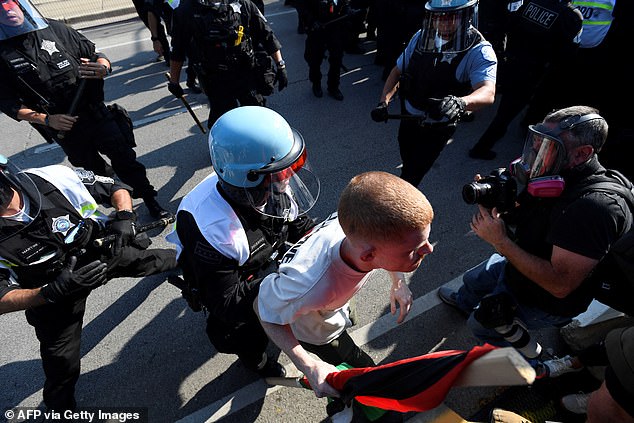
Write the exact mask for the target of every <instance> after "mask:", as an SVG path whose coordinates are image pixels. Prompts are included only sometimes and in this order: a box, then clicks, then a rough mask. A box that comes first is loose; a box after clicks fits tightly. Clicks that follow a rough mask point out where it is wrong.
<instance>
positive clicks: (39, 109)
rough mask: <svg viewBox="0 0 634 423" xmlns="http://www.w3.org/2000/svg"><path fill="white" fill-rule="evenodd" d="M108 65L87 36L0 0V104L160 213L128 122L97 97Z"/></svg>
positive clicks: (17, 1) (23, 1)
mask: <svg viewBox="0 0 634 423" xmlns="http://www.w3.org/2000/svg"><path fill="white" fill-rule="evenodd" d="M111 71H112V69H111V65H110V61H109V60H108V58H107V57H106V56H105V55H104V54H103V53H99V52H96V51H95V45H94V44H93V43H92V42H91V41H89V40H88V39H86V38H85V37H84V36H83V35H81V34H80V33H78V32H77V31H75V30H74V29H72V28H70V27H68V26H67V25H65V24H63V23H61V22H57V21H54V20H48V21H47V20H45V19H43V18H42V16H41V15H40V14H39V13H38V12H37V11H36V10H35V8H33V6H32V5H31V4H30V2H29V0H6V1H2V9H0V80H1V81H2V82H0V84H1V86H2V89H1V90H0V110H2V112H3V113H5V114H6V115H7V116H9V117H11V118H13V119H15V120H18V121H19V120H26V121H27V122H29V123H31V124H32V125H33V126H34V127H35V128H36V129H37V130H38V131H39V132H40V133H41V134H43V135H44V136H45V138H46V139H47V141H49V142H57V143H58V144H59V145H60V146H61V147H62V148H63V149H64V152H65V153H66V155H67V156H68V160H69V161H70V162H71V164H72V165H73V166H76V167H83V168H85V169H88V170H92V171H94V172H95V173H97V174H100V175H106V174H108V175H112V174H113V173H112V170H113V169H114V172H115V173H116V174H117V175H118V176H119V178H121V180H122V181H123V182H125V183H126V184H128V185H129V186H131V187H132V188H133V196H134V197H135V198H143V200H144V202H145V205H146V206H147V207H148V210H149V212H150V214H151V215H152V216H153V217H159V216H161V217H164V216H166V215H167V214H168V212H167V211H166V210H164V209H163V208H162V207H161V206H160V205H159V203H158V202H157V201H156V191H155V190H154V187H153V186H152V185H151V184H150V182H149V180H148V178H147V175H146V171H145V166H143V164H141V163H139V161H137V159H136V153H135V152H134V150H133V147H134V146H135V142H134V133H133V132H132V122H131V121H129V118H128V117H127V113H125V111H124V110H122V109H121V108H120V107H119V108H108V107H106V105H105V104H104V102H103V100H104V88H103V87H104V83H103V78H105V77H106V76H107V75H109V74H110V73H111ZM71 106H72V107H71ZM71 109H72V110H71ZM100 153H102V154H104V155H106V156H107V157H108V158H109V159H110V162H111V164H112V168H110V167H109V166H108V165H107V164H106V162H105V161H104V160H103V158H102V157H101V156H100Z"/></svg>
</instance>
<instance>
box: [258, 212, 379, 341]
mask: <svg viewBox="0 0 634 423" xmlns="http://www.w3.org/2000/svg"><path fill="white" fill-rule="evenodd" d="M344 238H345V235H344V233H343V230H342V229H341V226H340V225H339V220H338V219H337V214H336V213H333V214H332V215H330V216H329V217H328V219H326V220H325V221H324V222H322V223H321V224H319V225H317V226H316V227H315V228H314V229H313V230H312V231H311V232H310V233H309V234H308V235H307V236H305V237H304V238H302V239H301V240H300V241H299V242H298V243H297V244H295V245H294V246H293V247H292V248H291V249H290V250H289V251H288V252H287V253H286V254H285V255H284V258H283V259H282V264H281V265H280V267H279V270H278V272H277V273H272V274H270V275H269V276H267V277H266V278H265V279H264V280H263V281H262V283H261V285H260V293H259V295H258V308H259V314H260V318H261V319H262V320H263V321H265V322H269V323H274V324H278V325H286V324H289V325H290V326H291V329H292V330H293V334H294V335H295V337H296V338H297V339H298V340H300V341H303V342H307V343H309V344H313V345H324V344H327V343H329V342H330V341H332V340H333V339H335V338H336V337H337V336H339V335H340V334H341V333H342V332H343V331H344V330H345V329H346V327H349V326H351V325H352V324H351V322H350V319H349V310H348V301H349V300H350V298H352V296H353V295H354V294H356V293H357V291H358V290H359V289H361V287H362V286H363V284H364V283H365V282H366V281H367V279H368V276H369V275H370V273H363V272H358V271H356V270H354V269H352V268H351V267H350V266H348V265H347V264H346V263H344V261H343V260H342V259H341V255H340V252H339V250H340V248H341V243H342V241H343V239H344Z"/></svg>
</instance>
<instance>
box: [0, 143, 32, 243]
mask: <svg viewBox="0 0 634 423" xmlns="http://www.w3.org/2000/svg"><path fill="white" fill-rule="evenodd" d="M16 194H17V195H16ZM12 203H13V204H12ZM41 203H42V201H41V197H40V192H39V191H38V189H37V187H36V186H35V183H34V182H33V180H32V179H31V178H30V177H29V175H28V174H27V173H24V172H23V171H22V170H20V169H19V168H18V167H17V166H14V165H13V164H12V163H8V161H7V159H6V157H4V156H1V155H0V215H1V216H2V217H3V218H6V217H10V216H13V215H14V214H15V213H14V212H12V211H11V210H8V209H9V208H11V209H14V208H15V209H19V210H21V211H23V212H24V215H23V218H21V219H20V221H22V222H24V223H26V224H24V225H6V224H4V222H5V221H4V219H2V218H0V242H2V241H4V240H5V239H7V238H10V237H12V236H13V235H15V234H16V233H17V232H19V231H21V230H24V229H25V228H26V227H27V226H28V224H29V223H31V222H32V221H33V220H34V219H35V218H36V217H37V216H38V215H39V213H40V206H41Z"/></svg>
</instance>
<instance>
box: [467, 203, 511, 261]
mask: <svg viewBox="0 0 634 423" xmlns="http://www.w3.org/2000/svg"><path fill="white" fill-rule="evenodd" d="M471 229H472V230H473V232H474V233H475V234H476V235H477V236H478V237H479V238H480V239H482V240H484V241H486V242H488V243H489V244H491V245H492V246H493V247H495V248H496V249H497V250H498V252H500V247H501V246H502V245H504V244H505V243H506V242H508V241H510V238H509V237H508V235H507V234H506V223H504V220H502V217H501V216H500V213H499V212H498V210H497V208H495V207H494V208H493V209H492V210H490V209H487V208H486V207H483V206H481V205H480V204H478V213H476V214H475V215H474V216H473V218H472V219H471Z"/></svg>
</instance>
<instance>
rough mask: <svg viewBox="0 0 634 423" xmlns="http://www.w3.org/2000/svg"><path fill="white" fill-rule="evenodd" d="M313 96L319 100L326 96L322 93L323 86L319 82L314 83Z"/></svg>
mask: <svg viewBox="0 0 634 423" xmlns="http://www.w3.org/2000/svg"><path fill="white" fill-rule="evenodd" d="M313 95H314V96H315V97H317V98H321V97H323V96H324V92H323V91H322V89H321V84H320V83H319V82H313Z"/></svg>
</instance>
